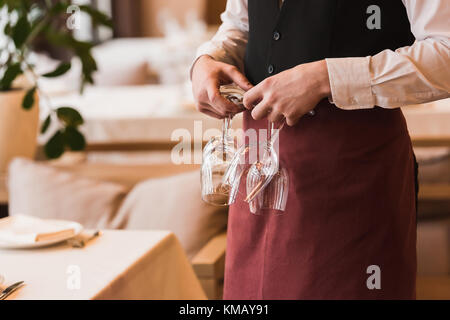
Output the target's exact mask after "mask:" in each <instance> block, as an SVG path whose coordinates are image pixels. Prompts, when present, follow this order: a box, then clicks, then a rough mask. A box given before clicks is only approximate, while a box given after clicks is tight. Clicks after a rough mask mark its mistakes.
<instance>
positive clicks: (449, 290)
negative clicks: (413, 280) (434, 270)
mask: <svg viewBox="0 0 450 320" xmlns="http://www.w3.org/2000/svg"><path fill="white" fill-rule="evenodd" d="M417 299H418V300H450V275H449V276H447V277H433V276H419V277H417Z"/></svg>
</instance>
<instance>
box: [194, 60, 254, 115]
mask: <svg viewBox="0 0 450 320" xmlns="http://www.w3.org/2000/svg"><path fill="white" fill-rule="evenodd" d="M233 82H234V83H236V84H237V85H238V86H239V87H241V88H242V89H243V90H245V91H247V90H249V89H251V88H252V87H253V86H252V85H251V84H250V82H249V81H248V80H247V78H246V77H245V76H244V75H243V74H242V73H241V72H240V71H239V70H238V69H237V68H236V67H234V66H232V65H229V64H226V63H222V62H218V61H216V60H214V59H212V58H211V57H210V56H202V57H200V58H199V59H198V60H197V62H196V63H195V65H194V68H193V70H192V90H193V93H194V98H195V100H196V104H197V109H198V110H199V111H200V112H202V113H205V114H207V115H209V116H211V117H214V118H218V119H223V118H225V117H227V116H230V115H231V116H233V115H235V114H237V113H239V112H242V111H243V110H242V109H241V108H239V107H238V106H236V105H235V104H234V103H232V102H230V101H228V100H227V99H225V98H223V97H222V96H221V95H220V92H219V87H220V86H221V85H225V84H230V83H233Z"/></svg>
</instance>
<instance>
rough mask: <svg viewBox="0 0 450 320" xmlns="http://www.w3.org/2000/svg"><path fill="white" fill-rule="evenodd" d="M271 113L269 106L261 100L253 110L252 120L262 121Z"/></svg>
mask: <svg viewBox="0 0 450 320" xmlns="http://www.w3.org/2000/svg"><path fill="white" fill-rule="evenodd" d="M272 111H273V110H272V108H271V107H270V105H269V104H268V103H267V101H266V100H263V101H261V102H260V103H258V105H257V106H256V107H254V108H253V110H252V118H253V119H255V120H261V119H264V118H266V117H267V116H269V115H270V114H271V113H272Z"/></svg>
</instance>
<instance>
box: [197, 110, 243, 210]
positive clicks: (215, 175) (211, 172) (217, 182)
mask: <svg viewBox="0 0 450 320" xmlns="http://www.w3.org/2000/svg"><path fill="white" fill-rule="evenodd" d="M230 126H231V118H228V119H226V120H225V121H224V123H223V129H222V136H219V137H214V138H212V139H211V140H210V142H209V143H208V144H207V145H206V146H205V149H204V154H203V163H202V167H201V171H200V181H201V189H202V199H203V201H205V202H207V203H209V204H212V205H216V206H226V205H228V197H229V192H230V187H229V186H228V185H226V184H223V183H222V181H223V176H224V175H225V172H226V171H227V168H228V166H229V164H230V161H231V159H232V158H233V156H234V154H235V153H236V145H235V141H234V139H233V137H231V136H230V135H229V133H228V132H229V129H230Z"/></svg>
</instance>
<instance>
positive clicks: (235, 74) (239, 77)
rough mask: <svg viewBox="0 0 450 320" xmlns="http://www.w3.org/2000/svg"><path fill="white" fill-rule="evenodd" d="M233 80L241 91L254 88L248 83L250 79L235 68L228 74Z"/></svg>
mask: <svg viewBox="0 0 450 320" xmlns="http://www.w3.org/2000/svg"><path fill="white" fill-rule="evenodd" d="M228 76H229V77H230V79H231V80H233V82H234V83H236V84H237V85H238V86H239V87H240V88H241V89H243V90H245V91H248V90H250V89H251V88H253V85H252V84H251V83H250V81H248V79H247V78H246V77H245V76H244V75H243V74H242V73H241V72H240V71H239V70H238V69H235V68H233V69H232V70H231V72H230V73H229V74H228Z"/></svg>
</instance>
